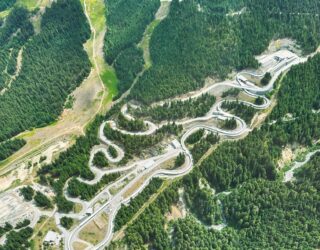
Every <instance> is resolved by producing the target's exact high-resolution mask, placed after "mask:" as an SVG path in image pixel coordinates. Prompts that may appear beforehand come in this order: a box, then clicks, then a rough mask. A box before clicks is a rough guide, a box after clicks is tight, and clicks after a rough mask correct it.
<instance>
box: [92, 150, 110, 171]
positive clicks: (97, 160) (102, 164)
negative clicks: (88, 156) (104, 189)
mask: <svg viewBox="0 0 320 250" xmlns="http://www.w3.org/2000/svg"><path fill="white" fill-rule="evenodd" d="M92 163H93V165H94V166H95V167H98V168H106V167H109V162H108V159H107V158H106V156H105V155H104V153H102V152H97V153H96V154H95V155H94V157H93V162H92Z"/></svg>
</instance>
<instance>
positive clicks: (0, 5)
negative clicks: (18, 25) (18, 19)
mask: <svg viewBox="0 0 320 250" xmlns="http://www.w3.org/2000/svg"><path fill="white" fill-rule="evenodd" d="M16 1H17V0H1V2H0V11H3V10H6V9H8V8H10V7H12V6H13V5H14V4H15V3H16Z"/></svg>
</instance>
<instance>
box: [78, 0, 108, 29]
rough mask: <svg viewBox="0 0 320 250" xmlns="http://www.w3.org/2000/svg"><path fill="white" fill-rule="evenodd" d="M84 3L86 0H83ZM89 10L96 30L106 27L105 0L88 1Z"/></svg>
mask: <svg viewBox="0 0 320 250" xmlns="http://www.w3.org/2000/svg"><path fill="white" fill-rule="evenodd" d="M81 2H82V4H84V0H82V1H81ZM86 5H87V11H88V13H89V17H90V20H91V23H92V25H93V26H94V27H95V29H96V31H97V32H99V31H101V30H103V29H104V27H105V23H106V18H105V5H104V3H103V0H91V1H86Z"/></svg>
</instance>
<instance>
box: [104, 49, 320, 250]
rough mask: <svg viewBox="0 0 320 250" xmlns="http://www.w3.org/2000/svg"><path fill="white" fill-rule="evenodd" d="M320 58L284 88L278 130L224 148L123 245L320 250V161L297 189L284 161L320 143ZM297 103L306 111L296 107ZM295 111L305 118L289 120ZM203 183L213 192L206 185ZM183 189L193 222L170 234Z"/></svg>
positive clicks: (132, 229) (163, 198)
mask: <svg viewBox="0 0 320 250" xmlns="http://www.w3.org/2000/svg"><path fill="white" fill-rule="evenodd" d="M319 57H320V56H319V55H317V56H315V57H314V58H312V59H310V60H309V61H308V62H307V63H305V64H303V65H299V66H296V67H294V68H292V69H291V70H290V72H289V73H288V74H287V76H285V77H284V79H283V80H282V82H281V85H280V90H279V93H278V105H277V106H276V107H275V108H274V110H273V111H272V113H271V115H270V117H271V118H272V119H274V120H276V123H273V124H272V123H266V124H265V125H263V126H262V127H261V128H260V129H259V130H254V131H253V132H252V133H250V134H249V135H248V136H247V137H246V138H245V139H242V140H240V141H235V142H223V143H222V144H221V145H219V146H218V148H217V149H216V150H215V151H214V152H213V153H212V154H211V155H210V156H209V157H208V158H207V159H206V160H204V161H203V162H202V163H201V166H200V167H199V168H195V169H194V170H193V171H192V173H191V174H189V175H187V176H185V177H184V178H183V179H182V180H180V181H177V182H175V183H174V184H173V185H171V186H170V188H167V189H166V190H165V191H164V192H163V193H162V194H161V195H160V196H159V198H158V199H157V200H156V201H155V202H154V203H152V204H151V205H150V206H149V207H148V208H147V209H146V210H145V211H144V213H142V214H141V215H140V216H139V218H138V219H137V220H136V221H135V222H134V223H133V224H131V225H130V226H129V227H128V228H127V230H126V236H125V238H124V240H123V241H122V242H120V243H118V244H126V245H127V246H128V247H129V248H131V247H132V248H134V249H139V248H141V247H142V246H143V245H144V244H148V246H149V247H150V248H153V249H186V248H187V249H190V248H206V249H221V248H223V247H226V248H232V249H266V248H276V249H278V248H286V249H314V248H318V247H319V240H318V236H317V234H318V232H319V230H320V223H319V217H320V213H319V209H318V207H319V203H320V196H319V192H318V189H319V187H320V184H319V176H320V174H319V173H318V172H319V168H318V165H319V159H320V156H319V154H316V155H315V156H313V157H312V159H311V160H310V161H309V163H308V164H306V165H305V166H304V167H302V168H301V169H300V170H299V171H298V172H297V173H296V174H295V176H296V178H297V180H296V181H293V182H289V183H283V182H282V179H279V178H280V176H281V175H278V172H277V161H278V160H279V159H280V158H281V152H282V150H283V148H284V147H285V146H287V145H294V144H296V145H301V146H305V147H308V146H311V145H313V143H314V142H315V141H317V140H319V138H320V130H319V128H320V116H319V114H317V113H314V112H312V109H313V107H314V105H313V103H314V101H315V100H318V97H317V96H316V95H317V93H312V92H315V91H314V88H316V89H317V88H318V87H319V86H318V85H319V83H320V75H319V73H318V71H317V70H315V69H316V68H317V67H319V65H320V61H319ZM301 84H303V86H304V88H303V92H304V93H306V94H305V95H303V96H296V95H293V96H291V93H293V92H297V93H301V89H302V88H301V86H302V85H301ZM289 87H290V88H291V90H290V91H284V90H285V89H287V88H289ZM295 100H296V101H297V102H298V103H300V104H301V105H298V106H296V105H292V102H294V101H295ZM288 110H290V112H292V113H293V114H296V113H299V116H298V117H296V119H292V120H289V121H288V120H283V117H284V116H285V114H286V112H287V111H288ZM200 180H201V182H202V183H205V184H202V185H200V184H199V182H200ZM179 188H183V189H184V199H185V202H186V204H187V206H188V208H189V209H190V211H191V214H190V215H188V216H187V217H186V218H185V219H180V220H176V221H174V222H171V224H170V225H171V226H170V225H169V227H167V226H168V225H167V222H166V219H165V215H166V214H167V213H168V212H170V205H171V204H177V203H178V189H179ZM213 190H214V191H215V192H218V195H214V194H213ZM223 191H230V193H224V192H223ZM219 204H220V205H219ZM220 223H226V228H224V229H223V230H222V231H221V232H219V231H216V230H213V229H208V228H206V227H205V225H207V226H210V225H217V224H220ZM170 232H171V233H170ZM116 245H117V243H115V244H113V245H111V246H110V249H113V247H114V246H116Z"/></svg>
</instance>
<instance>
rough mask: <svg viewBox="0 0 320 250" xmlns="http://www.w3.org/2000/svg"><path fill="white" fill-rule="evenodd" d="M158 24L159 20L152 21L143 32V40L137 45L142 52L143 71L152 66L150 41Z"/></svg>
mask: <svg viewBox="0 0 320 250" xmlns="http://www.w3.org/2000/svg"><path fill="white" fill-rule="evenodd" d="M159 23H160V20H154V21H152V22H151V23H150V24H149V25H148V27H147V29H146V31H145V32H144V35H143V38H142V40H141V42H140V43H139V45H138V46H139V47H140V48H141V49H142V50H143V58H144V62H145V69H148V68H150V67H151V66H152V60H151V56H150V49H149V47H150V39H151V35H152V33H153V31H154V29H155V28H156V27H157V26H158V24H159Z"/></svg>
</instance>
